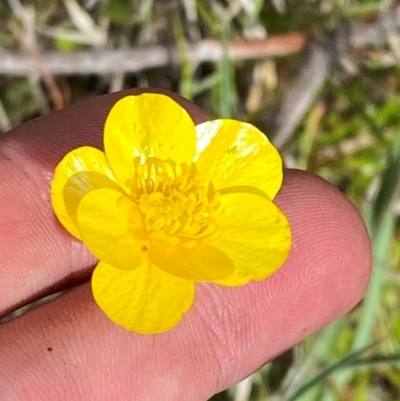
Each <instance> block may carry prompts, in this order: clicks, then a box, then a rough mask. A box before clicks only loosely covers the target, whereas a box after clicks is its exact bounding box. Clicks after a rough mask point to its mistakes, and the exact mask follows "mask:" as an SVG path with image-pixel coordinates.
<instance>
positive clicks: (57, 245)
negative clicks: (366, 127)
mask: <svg viewBox="0 0 400 401" xmlns="http://www.w3.org/2000/svg"><path fill="white" fill-rule="evenodd" d="M140 92H141V91H139V90H130V91H126V92H120V93H115V94H110V95H106V96H102V97H97V98H94V99H90V100H88V101H86V102H84V103H81V104H78V105H76V106H73V107H70V108H68V109H65V110H62V111H60V112H56V113H52V114H50V115H48V116H45V117H41V118H38V119H36V120H32V121H30V122H28V123H25V124H23V125H21V126H19V127H17V128H15V129H13V130H12V131H10V132H9V133H8V134H6V135H4V136H3V137H1V139H0V140H1V142H0V177H1V180H0V194H1V197H0V238H1V241H0V255H1V263H0V274H1V280H0V316H4V315H6V314H7V313H9V312H10V311H13V310H15V309H17V308H18V307H20V306H22V305H26V304H27V303H29V302H31V301H33V300H36V299H39V298H40V297H42V296H44V295H48V294H51V293H54V292H56V291H60V290H63V289H69V290H68V291H67V292H65V293H64V294H63V295H61V296H60V297H58V298H57V299H55V300H53V301H51V302H48V303H46V304H44V305H42V306H39V307H38V308H36V309H34V310H32V311H30V312H28V313H26V314H24V315H22V316H20V317H18V318H16V319H14V320H12V321H9V322H7V323H4V324H3V325H1V326H0V399H1V400H2V401H26V400H29V401H57V400H60V401H61V400H62V401H69V400H71V401H79V400H87V401H91V400H93V401H94V400H96V401H111V400H117V399H118V400H124V401H125V400H126V401H131V400H132V401H133V400H140V401H147V400H149V401H150V400H156V399H162V400H165V401H168V400H175V401H176V400H185V401H200V400H206V399H208V398H209V397H211V396H212V395H213V394H215V393H217V392H219V391H222V390H223V389H226V388H227V387H229V386H231V385H233V384H234V383H237V382H238V381H239V380H241V379H243V378H244V377H246V376H247V375H249V374H251V373H252V372H254V371H255V370H256V369H257V368H259V367H260V366H262V365H263V364H265V363H266V362H267V361H269V360H271V359H272V358H274V357H276V356H277V355H279V354H280V353H282V352H283V351H285V350H286V349H288V348H290V347H292V346H293V345H294V344H296V343H297V342H299V341H300V340H301V339H303V338H304V337H306V336H307V335H309V334H310V333H312V332H314V331H315V330H317V329H320V328H321V327H323V326H324V325H326V324H328V323H329V322H331V321H333V320H334V319H336V318H338V317H339V316H341V315H343V314H344V313H346V312H347V311H349V310H350V309H351V308H353V307H354V306H355V305H356V304H357V303H358V302H359V300H360V299H361V297H362V295H363V293H364V291H365V289H366V286H367V284H368V280H369V277H370V271H371V249H370V242H369V239H368V236H367V233H366V230H365V227H364V224H363V222H362V220H361V217H360V215H359V213H358V212H357V210H356V209H355V208H354V207H353V205H352V204H351V203H350V202H349V201H348V200H347V199H346V198H345V196H344V195H343V194H341V193H340V192H339V191H338V190H337V189H335V188H334V187H333V186H331V185H330V184H328V183H327V182H325V181H324V180H322V179H321V178H318V177H316V176H313V175H310V174H308V173H306V172H302V171H296V170H286V171H285V180H284V184H283V187H282V189H281V191H280V193H279V195H278V196H277V198H276V203H277V204H278V206H279V207H280V208H281V209H282V210H283V211H284V213H285V214H286V215H287V217H288V219H289V222H290V224H291V227H292V232H293V246H292V249H291V251H290V255H289V258H288V260H287V262H286V263H285V265H284V266H283V267H282V268H281V269H280V270H278V271H277V272H276V273H275V274H274V275H273V276H272V277H270V278H269V279H267V280H265V281H262V282H252V283H250V284H248V285H246V286H243V287H238V288H225V287H220V286H217V285H211V284H199V285H197V293H196V301H195V304H194V306H193V307H192V309H191V310H190V311H189V312H188V313H187V314H186V315H185V316H184V318H183V320H182V322H181V323H180V324H179V325H178V326H176V327H175V328H174V329H172V330H170V331H168V332H166V333H163V334H159V335H138V334H135V333H131V332H128V331H126V330H124V329H122V328H121V327H119V326H117V325H115V324H113V323H112V322H111V321H110V320H108V318H107V317H106V316H105V315H104V314H103V313H102V312H101V310H100V309H99V308H98V307H97V306H96V305H95V303H94V301H93V298H92V295H91V291H90V283H89V282H88V281H89V279H90V274H91V272H92V270H93V267H94V265H95V264H96V259H95V258H94V257H93V256H92V255H91V254H90V253H89V252H88V251H87V250H86V249H85V247H84V246H83V245H82V243H80V242H79V241H77V240H75V239H74V238H72V237H71V236H70V235H69V234H68V233H67V232H66V231H65V230H64V229H63V228H62V227H61V225H60V224H59V223H58V221H57V220H56V219H55V217H54V214H53V212H52V208H51V205H50V199H49V188H50V182H51V179H52V174H53V171H54V168H55V166H56V164H57V163H58V162H59V161H60V160H61V158H62V157H63V156H64V155H65V154H66V153H67V152H68V151H70V150H72V149H74V148H76V147H78V146H82V145H92V146H97V147H99V148H101V147H102V130H103V124H104V121H105V118H106V116H107V113H108V112H109V110H110V108H111V106H112V105H113V104H114V103H115V101H116V100H117V99H119V98H121V97H123V96H126V95H127V94H137V93H140ZM163 93H166V92H165V91H163ZM168 94H169V95H170V96H172V97H173V98H174V99H176V100H177V101H179V102H180V103H181V104H182V105H183V106H184V107H185V108H187V110H188V111H189V112H190V113H191V115H192V117H193V119H194V121H195V122H196V123H199V122H202V121H205V120H207V116H206V115H205V114H204V113H203V112H202V111H201V110H200V109H199V108H197V107H196V106H194V105H193V104H191V103H190V102H188V101H187V100H185V99H183V98H181V97H179V96H177V95H174V94H171V93H168Z"/></svg>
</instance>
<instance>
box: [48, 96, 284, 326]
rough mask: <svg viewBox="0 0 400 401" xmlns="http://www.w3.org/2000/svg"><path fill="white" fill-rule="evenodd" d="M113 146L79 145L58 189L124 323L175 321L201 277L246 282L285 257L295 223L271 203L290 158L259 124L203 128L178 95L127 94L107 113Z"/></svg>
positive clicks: (56, 200) (111, 312) (58, 176)
mask: <svg viewBox="0 0 400 401" xmlns="http://www.w3.org/2000/svg"><path fill="white" fill-rule="evenodd" d="M104 149H105V151H104V152H103V151H101V150H99V149H95V148H93V147H90V146H84V147H80V148H78V149H75V150H73V151H71V152H70V153H68V154H67V155H66V156H65V157H64V159H63V160H62V161H61V162H60V163H59V164H58V166H57V168H56V171H55V176H54V179H53V183H52V189H51V191H52V203H53V207H54V210H55V213H56V215H57V217H58V219H59V220H60V222H61V223H62V225H63V226H64V227H65V228H66V229H67V230H68V231H69V232H70V233H71V234H72V235H73V236H74V237H76V238H78V239H80V240H82V241H83V242H84V243H85V245H86V246H87V247H88V248H89V250H90V251H91V252H92V253H93V254H94V255H95V256H96V257H97V258H98V259H99V263H98V265H97V267H96V268H95V271H94V273H93V277H92V291H93V296H94V298H95V300H96V302H97V304H98V305H99V306H100V308H101V309H102V310H103V311H104V312H105V314H106V315H107V316H108V317H109V318H110V319H111V320H112V321H114V322H115V323H117V324H119V325H121V326H123V327H125V328H126V329H128V330H131V331H135V332H138V333H159V332H163V331H166V330H168V329H170V328H172V327H173V326H175V325H176V324H177V323H178V322H179V321H180V320H181V318H182V315H183V314H184V313H185V312H187V311H188V310H189V308H190V307H191V305H192V304H193V301H194V296H195V283H196V282H212V283H216V284H218V285H224V286H239V285H243V284H246V283H248V282H249V281H250V280H263V279H265V278H266V277H268V276H269V275H271V274H272V273H273V272H274V271H275V270H276V269H278V268H279V267H280V266H281V265H282V264H283V263H284V261H285V260H286V258H287V255H288V252H289V249H290V245H291V232H290V228H289V225H288V221H287V219H286V217H285V215H284V214H283V213H282V212H281V211H280V210H279V209H278V207H277V206H276V205H275V204H274V203H273V201H272V200H273V199H274V197H275V195H276V194H277V192H278V190H279V188H280V187H281V184H282V161H281V157H280V156H279V153H278V152H277V150H276V149H275V148H274V147H273V146H272V145H271V143H270V142H269V141H268V139H267V138H266V137H265V136H264V135H263V134H262V133H261V132H260V131H259V130H258V129H257V128H255V127H254V126H252V125H250V124H247V123H244V122H240V121H235V120H228V119H219V120H214V121H209V122H205V123H202V124H199V125H197V126H195V125H194V123H193V121H192V119H191V118H190V116H189V114H188V113H187V112H186V110H185V109H183V108H182V107H181V106H180V105H179V104H177V103H176V102H175V101H174V100H172V99H171V98H169V97H168V96H164V95H160V94H142V95H139V96H127V97H125V98H123V99H121V100H119V101H118V102H117V103H116V104H115V105H114V107H113V108H112V110H111V111H110V114H109V115H108V117H107V120H106V123H105V129H104Z"/></svg>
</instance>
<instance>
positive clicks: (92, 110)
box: [0, 89, 207, 316]
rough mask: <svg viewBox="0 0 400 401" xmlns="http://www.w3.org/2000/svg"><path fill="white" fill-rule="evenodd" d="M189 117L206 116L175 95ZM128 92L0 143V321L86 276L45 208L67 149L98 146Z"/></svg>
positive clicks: (80, 251) (89, 259)
mask: <svg viewBox="0 0 400 401" xmlns="http://www.w3.org/2000/svg"><path fill="white" fill-rule="evenodd" d="M151 91H155V92H160V93H166V94H169V96H171V97H173V98H174V99H175V100H176V101H178V102H179V103H180V104H181V105H182V106H184V107H186V108H187V109H188V111H189V112H190V113H191V115H192V118H193V120H194V121H195V123H200V122H203V121H205V120H206V119H207V117H206V115H205V114H204V113H203V112H202V111H201V110H200V109H199V108H198V107H197V106H195V105H193V104H192V103H190V102H189V101H188V100H186V99H184V98H182V97H180V96H179V95H176V94H173V93H170V92H167V91H161V90H148V89H146V92H151ZM141 92H144V90H139V89H135V90H130V91H124V92H119V93H114V94H110V95H107V96H102V97H98V98H95V99H91V100H89V101H87V102H85V103H82V104H78V105H76V106H73V107H70V108H69V109H66V110H63V111H60V112H57V113H52V114H50V115H48V116H45V117H41V118H38V119H36V120H32V121H30V122H28V123H25V124H23V125H21V126H19V127H17V128H15V129H14V130H12V131H10V132H9V133H8V134H6V135H5V136H3V137H2V138H3V139H1V142H0V177H1V180H0V193H1V197H0V238H1V240H0V255H1V263H0V274H1V280H0V316H1V315H4V314H5V313H7V312H9V311H10V310H13V309H16V308H17V307H19V306H21V305H23V304H26V303H28V302H30V301H32V300H34V299H37V298H40V297H42V296H45V295H47V294H49V293H54V292H57V291H60V290H62V289H65V288H68V287H70V286H73V285H76V284H78V283H80V282H83V281H86V280H88V279H89V276H90V273H91V270H92V267H93V265H94V264H95V262H96V260H95V258H94V257H93V256H92V255H91V254H90V253H89V252H88V251H87V250H86V248H85V247H84V246H83V244H82V243H81V242H80V241H77V240H75V239H74V238H73V237H72V236H70V235H69V234H68V233H67V232H66V230H65V229H64V228H63V227H61V225H60V224H59V223H58V221H56V219H55V217H54V213H53V210H52V208H51V205H50V182H51V179H52V177H53V173H54V169H55V166H56V165H57V163H58V162H59V161H60V160H61V159H62V157H63V156H64V155H65V154H66V153H67V152H69V151H70V150H72V149H74V148H76V147H79V146H82V145H92V146H97V147H99V148H102V146H103V144H102V138H103V125H104V121H105V119H106V116H107V114H108V113H109V111H110V109H111V107H112V106H113V104H114V103H115V102H116V101H117V100H118V99H119V98H121V97H123V96H126V95H128V94H139V93H141Z"/></svg>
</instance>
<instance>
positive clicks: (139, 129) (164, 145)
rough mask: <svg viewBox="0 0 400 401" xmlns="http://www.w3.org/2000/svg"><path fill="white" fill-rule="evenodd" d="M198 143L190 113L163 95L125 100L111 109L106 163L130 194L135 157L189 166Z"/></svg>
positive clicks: (134, 97) (129, 97)
mask: <svg viewBox="0 0 400 401" xmlns="http://www.w3.org/2000/svg"><path fill="white" fill-rule="evenodd" d="M195 144H196V135H195V126H194V123H193V121H192V119H191V118H190V116H189V114H188V113H187V111H186V110H185V109H184V108H183V107H181V106H180V105H179V104H178V103H176V102H175V101H174V100H172V99H171V98H170V97H168V96H165V95H160V94H154V93H153V94H152V93H145V94H142V95H139V96H126V97H124V98H122V99H121V100H119V101H118V102H117V103H116V104H115V105H114V107H113V108H112V109H111V111H110V114H109V115H108V117H107V121H106V124H105V128H104V147H105V152H106V156H107V160H108V162H109V163H110V166H111V168H112V170H113V172H114V174H115V176H116V177H117V180H118V183H119V184H120V185H121V186H122V187H123V188H124V189H125V190H127V191H129V185H128V182H129V180H131V179H132V177H133V173H134V163H133V159H134V158H135V157H137V156H140V155H144V156H146V157H150V156H154V157H158V158H160V159H162V160H165V159H172V160H174V161H175V162H176V163H184V162H186V163H190V162H191V161H192V158H193V155H194V151H195Z"/></svg>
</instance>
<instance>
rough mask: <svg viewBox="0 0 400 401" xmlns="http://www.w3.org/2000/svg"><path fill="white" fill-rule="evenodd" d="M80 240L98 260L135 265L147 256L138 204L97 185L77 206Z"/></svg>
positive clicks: (120, 267)
mask: <svg viewBox="0 0 400 401" xmlns="http://www.w3.org/2000/svg"><path fill="white" fill-rule="evenodd" d="M77 216H78V226H79V230H80V232H81V234H82V238H83V242H84V243H85V245H86V246H87V247H88V248H89V250H90V251H91V252H92V253H93V254H94V255H95V256H96V257H97V258H99V259H100V260H102V261H104V262H106V263H109V264H111V265H112V266H114V267H115V268H119V269H135V268H137V267H139V266H141V265H142V264H143V263H144V262H145V261H146V260H147V247H148V243H147V233H146V232H145V230H144V227H143V221H142V219H143V217H142V213H141V212H140V210H139V207H138V206H137V205H136V204H135V203H133V202H132V201H131V200H130V199H128V198H127V197H125V196H123V195H122V194H121V193H120V192H117V191H114V190H112V189H107V188H106V189H96V190H94V191H91V192H89V193H88V194H87V195H86V196H84V197H83V199H82V201H81V203H80V205H79V207H78V215H77Z"/></svg>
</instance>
